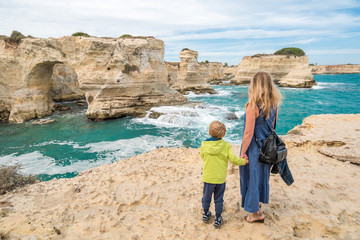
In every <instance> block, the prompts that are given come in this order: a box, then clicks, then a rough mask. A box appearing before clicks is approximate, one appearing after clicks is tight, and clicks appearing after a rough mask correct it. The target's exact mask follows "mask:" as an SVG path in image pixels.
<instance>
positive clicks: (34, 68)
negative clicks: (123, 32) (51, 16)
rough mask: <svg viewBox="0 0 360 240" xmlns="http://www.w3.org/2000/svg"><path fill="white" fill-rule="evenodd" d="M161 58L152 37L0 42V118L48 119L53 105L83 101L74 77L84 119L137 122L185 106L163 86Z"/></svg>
mask: <svg viewBox="0 0 360 240" xmlns="http://www.w3.org/2000/svg"><path fill="white" fill-rule="evenodd" d="M163 57H164V43H163V41H161V40H158V39H155V38H153V37H129V38H117V39H113V38H95V37H61V38H48V39H38V38H26V39H23V40H22V41H21V43H20V44H19V45H15V46H10V45H8V44H7V43H6V42H5V41H3V40H0V92H1V95H0V118H1V119H2V120H7V119H8V120H9V122H23V121H26V120H29V119H32V118H41V117H44V116H47V115H49V114H51V110H52V105H53V99H55V100H57V99H58V100H65V99H69V98H73V97H74V96H79V97H80V96H82V93H81V92H80V91H79V89H78V88H77V86H76V75H77V80H78V82H79V86H80V89H81V90H83V91H84V92H85V95H86V98H87V101H88V111H87V116H88V117H89V118H96V119H97V118H100V119H105V118H115V117H121V116H129V115H131V116H137V115H141V114H144V113H145V111H146V110H147V109H149V108H150V107H151V106H156V105H162V104H176V103H179V102H180V103H181V102H185V101H187V100H186V98H185V97H183V96H182V95H181V94H179V93H178V92H176V91H174V90H172V89H170V88H169V87H168V86H167V70H166V67H165V63H164V60H163ZM57 64H61V65H57ZM55 65H56V66H58V67H55V70H54V71H53V69H54V66H55ZM53 72H54V74H53ZM65 83H66V84H65ZM62 84H64V85H62ZM74 86H75V88H74Z"/></svg>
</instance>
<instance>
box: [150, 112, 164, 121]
mask: <svg viewBox="0 0 360 240" xmlns="http://www.w3.org/2000/svg"><path fill="white" fill-rule="evenodd" d="M162 115H164V113H160V112H154V111H150V115H149V118H154V119H158V118H159V117H160V116H162Z"/></svg>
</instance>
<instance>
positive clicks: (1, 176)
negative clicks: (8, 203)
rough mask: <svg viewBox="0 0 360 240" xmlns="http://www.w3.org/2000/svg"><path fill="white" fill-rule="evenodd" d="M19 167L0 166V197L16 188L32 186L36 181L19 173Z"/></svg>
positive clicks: (31, 176) (32, 177)
mask: <svg viewBox="0 0 360 240" xmlns="http://www.w3.org/2000/svg"><path fill="white" fill-rule="evenodd" d="M20 168H21V166H20V165H14V166H4V165H0V195H1V194H5V193H6V192H9V191H11V190H14V189H15V188H17V187H22V186H25V185H28V184H33V183H35V182H36V181H37V179H36V177H35V176H33V175H25V174H22V173H19V172H18V171H19V169H20Z"/></svg>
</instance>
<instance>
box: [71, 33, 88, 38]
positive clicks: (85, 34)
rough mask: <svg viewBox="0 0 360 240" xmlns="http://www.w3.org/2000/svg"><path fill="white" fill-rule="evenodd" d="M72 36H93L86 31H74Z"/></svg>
mask: <svg viewBox="0 0 360 240" xmlns="http://www.w3.org/2000/svg"><path fill="white" fill-rule="evenodd" d="M71 36H73V37H91V36H90V35H89V34H87V33H84V32H76V33H73V34H72V35H71Z"/></svg>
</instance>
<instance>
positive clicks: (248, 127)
mask: <svg viewBox="0 0 360 240" xmlns="http://www.w3.org/2000/svg"><path fill="white" fill-rule="evenodd" d="M245 111H246V122H245V131H244V136H243V140H242V147H241V154H240V156H241V157H247V156H246V150H247V149H248V148H249V146H250V143H251V139H252V137H253V135H254V129H255V120H256V118H257V117H258V116H259V109H258V108H257V107H256V106H255V107H254V108H251V107H246V108H245Z"/></svg>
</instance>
